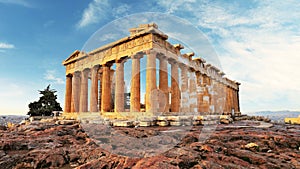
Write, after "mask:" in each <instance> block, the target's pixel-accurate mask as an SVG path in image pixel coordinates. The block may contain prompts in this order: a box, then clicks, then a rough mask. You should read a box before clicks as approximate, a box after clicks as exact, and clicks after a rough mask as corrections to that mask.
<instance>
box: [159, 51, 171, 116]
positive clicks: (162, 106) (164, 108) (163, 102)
mask: <svg viewBox="0 0 300 169" xmlns="http://www.w3.org/2000/svg"><path fill="white" fill-rule="evenodd" d="M159 90H160V91H161V92H162V93H163V95H164V97H163V98H161V99H160V100H159V112H169V86H168V62H167V60H166V57H165V56H160V57H159Z"/></svg>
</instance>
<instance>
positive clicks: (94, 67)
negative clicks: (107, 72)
mask: <svg viewBox="0 0 300 169" xmlns="http://www.w3.org/2000/svg"><path fill="white" fill-rule="evenodd" d="M99 68H100V65H95V66H93V67H92V68H91V69H97V70H98V69H99Z"/></svg>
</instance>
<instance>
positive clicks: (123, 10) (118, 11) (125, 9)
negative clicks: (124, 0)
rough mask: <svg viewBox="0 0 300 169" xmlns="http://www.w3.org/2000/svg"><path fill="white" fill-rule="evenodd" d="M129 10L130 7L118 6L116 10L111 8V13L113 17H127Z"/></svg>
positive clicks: (126, 5) (125, 5)
mask: <svg viewBox="0 0 300 169" xmlns="http://www.w3.org/2000/svg"><path fill="white" fill-rule="evenodd" d="M129 9H130V6H129V5H128V4H122V5H120V6H117V7H116V8H113V10H112V13H113V16H114V17H116V18H118V17H120V16H124V15H127V12H128V11H129Z"/></svg>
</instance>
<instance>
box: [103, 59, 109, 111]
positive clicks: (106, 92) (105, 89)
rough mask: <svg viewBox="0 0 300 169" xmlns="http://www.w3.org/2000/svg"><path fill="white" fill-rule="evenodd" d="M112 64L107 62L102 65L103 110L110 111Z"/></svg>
mask: <svg viewBox="0 0 300 169" xmlns="http://www.w3.org/2000/svg"><path fill="white" fill-rule="evenodd" d="M110 66H111V65H110V64H105V65H103V67H102V70H103V73H102V92H101V112H109V111H110V109H111V86H110Z"/></svg>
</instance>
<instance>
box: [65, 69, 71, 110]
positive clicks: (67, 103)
mask: <svg viewBox="0 0 300 169" xmlns="http://www.w3.org/2000/svg"><path fill="white" fill-rule="evenodd" d="M71 101H72V75H67V76H66V96H65V112H71Z"/></svg>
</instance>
